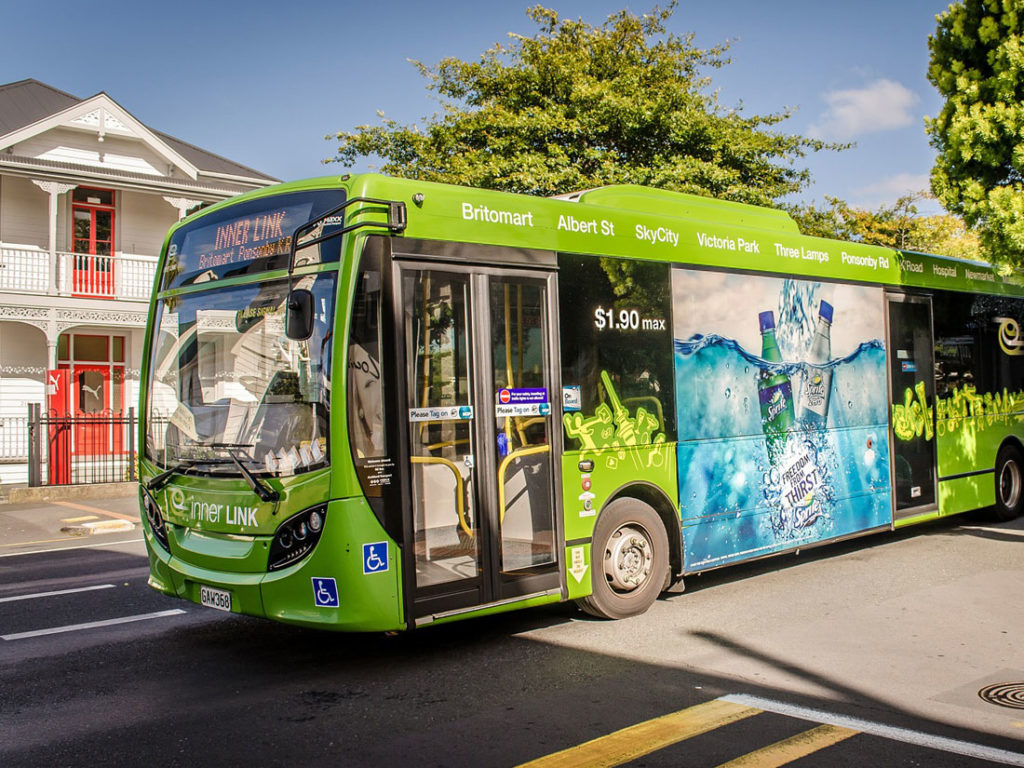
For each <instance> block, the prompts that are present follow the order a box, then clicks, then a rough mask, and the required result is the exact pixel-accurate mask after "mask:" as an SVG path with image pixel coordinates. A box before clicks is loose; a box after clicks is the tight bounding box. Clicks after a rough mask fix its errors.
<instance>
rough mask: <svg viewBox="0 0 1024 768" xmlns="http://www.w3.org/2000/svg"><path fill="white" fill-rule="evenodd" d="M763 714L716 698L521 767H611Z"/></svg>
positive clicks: (540, 758)
mask: <svg viewBox="0 0 1024 768" xmlns="http://www.w3.org/2000/svg"><path fill="white" fill-rule="evenodd" d="M761 711H762V710H760V709H756V708H754V707H746V706H743V705H741V704H733V703H732V702H729V701H721V700H718V699H715V700H713V701H707V702H705V703H703V704H697V705H696V706H693V707H690V708H688V709H683V710H680V711H679V712H673V713H672V714H670V715H664V716H662V717H656V718H654V719H653V720H647V721H646V722H643V723H637V724H636V725H631V726H630V727H628V728H623V729H622V730H621V731H615V733H610V734H608V735H607V736H601V737H599V738H596V739H593V740H591V741H588V742H586V743H584V744H580V745H578V746H575V747H569V748H568V749H563V750H562V751H561V752H555V753H554V754H551V755H545V756H544V757H539V758H537V759H536V760H531V761H530V762H528V763H523V764H522V765H521V766H520V767H519V768H576V767H577V766H579V768H584V767H587V768H600V767H601V766H604V767H605V768H610V767H611V766H615V765H622V764H623V763H628V762H629V761H630V760H635V759H637V758H638V757H643V756H644V755H647V754H650V753H651V752H655V751H657V750H659V749H664V748H665V747H668V746H671V745H672V744H676V743H678V742H680V741H683V740H685V739H689V738H691V737H693V736H699V735H700V734H702V733H707V732H708V731H713V730H714V729H715V728H720V727H721V726H723V725H728V724H729V723H734V722H736V721H737V720H742V719H744V718H746V717H750V716H751V715H757V714H760V713H761Z"/></svg>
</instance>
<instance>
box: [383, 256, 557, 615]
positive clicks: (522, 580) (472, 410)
mask: <svg viewBox="0 0 1024 768" xmlns="http://www.w3.org/2000/svg"><path fill="white" fill-rule="evenodd" d="M397 277H398V281H397V282H398V283H399V285H400V290H401V304H400V306H401V307H402V313H403V319H402V323H401V328H402V332H403V336H404V348H405V355H406V365H405V370H406V374H405V379H406V380H405V382H403V383H404V389H405V395H404V400H405V402H406V405H407V418H406V419H405V424H406V427H407V429H408V447H409V464H408V471H407V472H406V473H404V474H405V476H406V477H407V478H408V481H407V484H408V489H409V496H410V497H411V505H410V506H411V516H412V519H411V521H409V522H408V523H407V525H406V530H407V532H408V533H407V536H408V537H409V538H410V539H411V540H408V541H407V542H406V547H405V549H406V554H405V563H406V565H407V568H406V572H407V573H408V574H410V580H409V581H407V584H406V587H407V589H410V590H411V594H412V596H413V601H412V602H413V607H412V609H413V613H414V618H415V619H416V621H417V623H425V622H429V621H432V620H436V619H438V618H443V617H444V616H446V615H456V614H459V613H463V612H466V611H470V610H475V609H477V608H479V607H481V606H491V605H500V604H502V603H508V602H514V601H519V600H521V599H525V598H529V597H532V596H539V595H550V594H551V593H552V592H557V591H558V590H559V589H560V587H559V585H560V583H561V579H560V576H559V565H560V563H559V560H560V558H559V550H558V548H557V546H556V542H557V540H558V531H557V528H556V521H557V517H556V515H555V503H554V498H555V496H554V489H555V487H556V480H557V478H556V475H555V473H556V462H555V460H554V458H555V454H554V453H553V451H555V450H556V442H557V440H558V439H559V438H560V433H559V432H558V430H556V429H555V428H554V427H555V425H554V422H553V400H554V399H553V396H552V393H553V392H554V391H555V389H554V387H555V385H556V381H555V373H554V371H555V368H554V363H553V361H554V360H555V359H556V357H555V339H554V338H553V336H552V328H553V327H554V325H555V324H554V322H553V317H554V316H553V314H552V308H551V306H550V302H551V297H552V296H553V295H554V277H553V276H552V275H549V274H546V273H543V272H536V271H522V272H520V271H517V270H503V269H497V268H494V269H489V268H482V267H481V268H461V267H455V266H451V267H449V266H444V267H439V266H429V267H428V266H425V265H403V266H401V267H399V268H398V275H397Z"/></svg>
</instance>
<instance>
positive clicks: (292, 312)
mask: <svg viewBox="0 0 1024 768" xmlns="http://www.w3.org/2000/svg"><path fill="white" fill-rule="evenodd" d="M284 332H285V335H286V336H287V337H288V338H289V339H292V340H293V341H305V340H306V339H308V338H309V337H310V336H312V335H313V292H312V291H309V290H307V289H305V288H296V289H295V290H293V291H291V292H289V294H288V303H287V306H286V314H285V321H284Z"/></svg>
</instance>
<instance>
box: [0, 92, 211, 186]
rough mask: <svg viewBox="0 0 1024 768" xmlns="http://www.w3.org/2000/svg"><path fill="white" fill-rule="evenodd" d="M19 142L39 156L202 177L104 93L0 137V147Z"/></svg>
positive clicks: (22, 149)
mask: <svg viewBox="0 0 1024 768" xmlns="http://www.w3.org/2000/svg"><path fill="white" fill-rule="evenodd" d="M47 134H52V135H50V136H47ZM15 146H17V150H16V151H17V154H19V155H29V156H32V157H35V158H37V159H40V160H54V161H61V162H72V163H76V164H78V165H87V166H94V167H97V168H108V169H110V170H119V171H133V172H135V173H145V174H153V175H160V176H172V175H174V176H177V175H179V174H180V175H181V176H184V177H187V178H189V179H192V180H195V179H196V178H197V177H198V176H199V169H198V168H197V167H196V166H195V165H194V164H193V163H191V162H190V161H189V160H188V159H186V158H185V157H184V156H183V155H182V154H181V153H179V152H177V151H176V150H175V149H174V148H173V147H171V146H170V145H169V144H168V143H167V142H166V141H164V140H163V139H161V138H160V137H159V136H157V135H156V134H155V133H154V132H153V131H151V130H150V129H149V128H147V127H146V126H144V125H143V124H142V123H140V122H139V121H138V120H136V119H135V118H134V117H133V116H132V115H131V114H130V113H129V112H128V111H127V110H125V109H124V108H123V107H121V106H120V105H119V104H118V103H117V102H115V101H114V100H113V99H112V98H110V97H109V96H108V95H107V94H105V93H99V94H97V95H95V96H93V97H92V98H89V99H85V100H83V101H80V102H78V103H76V104H73V105H71V106H68V107H66V108H64V109H62V110H59V111H57V112H55V113H53V114H50V115H48V116H46V117H44V118H42V119H39V120H36V121H35V122H33V123H30V124H29V125H26V126H23V127H21V128H18V129H16V130H13V131H11V132H9V133H7V134H6V135H4V136H0V151H3V150H8V151H10V150H11V149H12V148H14V147H15ZM37 153H38V154H37ZM154 157H155V158H157V159H158V160H157V166H158V167H154V163H153V158H154ZM159 166H163V167H159Z"/></svg>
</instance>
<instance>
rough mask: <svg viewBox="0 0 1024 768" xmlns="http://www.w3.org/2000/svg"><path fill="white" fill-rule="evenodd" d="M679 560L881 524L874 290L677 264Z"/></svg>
mask: <svg viewBox="0 0 1024 768" xmlns="http://www.w3.org/2000/svg"><path fill="white" fill-rule="evenodd" d="M672 288H673V303H674V312H673V315H674V324H675V327H674V334H673V335H674V341H675V368H676V405H677V419H678V429H679V449H678V450H679V464H678V466H679V488H680V497H681V498H680V507H681V510H682V516H683V537H684V548H685V554H684V556H685V559H686V569H687V570H700V569H701V568H711V567H716V566H719V565H724V564H725V563H728V562H733V561H736V560H741V559H746V558H750V557H757V556H759V555H762V554H770V553H772V552H778V551H782V550H785V549H791V548H795V547H799V546H806V545H808V544H811V543H815V542H818V541H826V540H829V539H834V538H837V537H841V536H845V535H848V534H851V533H854V532H857V531H863V530H867V529H870V528H874V527H878V526H882V525H887V524H889V522H890V520H891V511H890V502H889V466H888V432H887V427H886V423H887V410H888V400H887V396H886V388H885V380H886V368H885V346H884V343H883V341H882V339H883V338H884V327H885V326H884V312H883V302H882V292H881V290H880V289H878V288H873V287H867V286H852V285H835V284H829V283H818V282H811V281H801V280H793V279H780V278H769V277H753V276H750V275H737V274H722V273H713V272H699V271H692V270H685V269H676V270H674V271H673V277H672Z"/></svg>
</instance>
